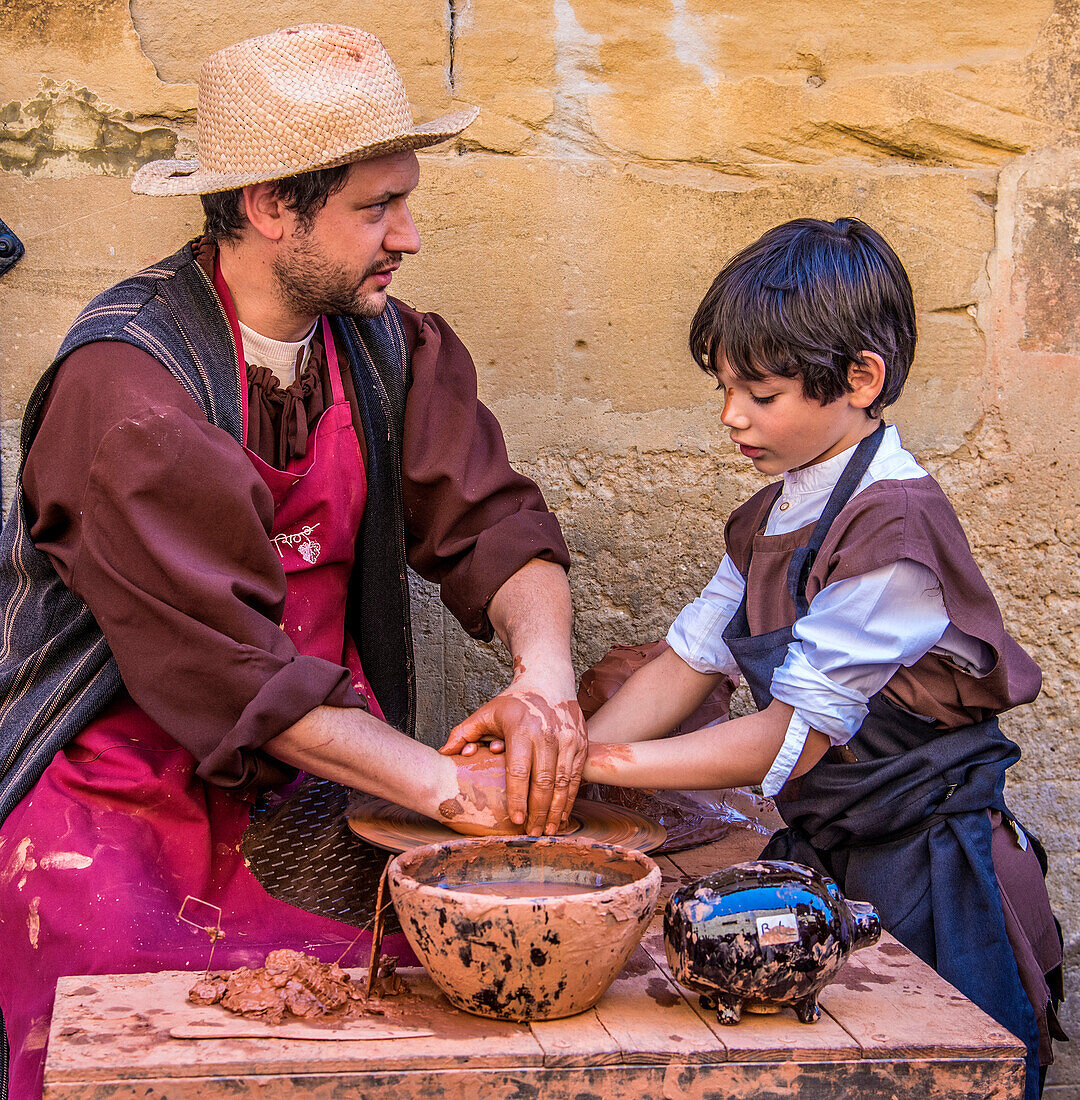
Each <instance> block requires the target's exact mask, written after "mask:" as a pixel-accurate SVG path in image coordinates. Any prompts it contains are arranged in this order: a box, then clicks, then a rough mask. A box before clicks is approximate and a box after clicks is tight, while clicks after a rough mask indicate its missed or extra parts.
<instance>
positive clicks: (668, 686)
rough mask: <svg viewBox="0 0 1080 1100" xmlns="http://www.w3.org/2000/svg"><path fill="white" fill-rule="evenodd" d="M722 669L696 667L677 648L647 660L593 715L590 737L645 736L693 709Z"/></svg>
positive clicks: (673, 723) (657, 733) (659, 734)
mask: <svg viewBox="0 0 1080 1100" xmlns="http://www.w3.org/2000/svg"><path fill="white" fill-rule="evenodd" d="M719 679H720V673H718V672H714V673H705V672H698V671H696V670H695V669H692V668H691V667H690V666H689V665H688V664H687V663H686V662H685V661H684V660H683V659H682V658H681V657H680V656H679V655H678V654H677V653H676V652H675V651H674V650H673V649H667V650H665V651H664V652H663V653H661V654H660V656H659V657H657V658H656V660H654V661H650V662H649V663H648V664H647V665H642V667H641V668H639V669H638V670H637V671H636V672H635V673H634V674H633V675H632V676H631V677H630V678H629V679H628V680H627V681H626V683H625V684H623V685H622V687H620V688H619V690H618V691H617V692H616V693H615V694H614V695H613V696H612V697H611V698H610V699H609V700H608V701H607V702H606V703H605V704H604V705H603V706H602V707H601V708H600V709H599V710H598V711H597V712H596V713H595V714H594V715H593V716H592V718H590V719H589V722H588V729H589V741H590V742H593V741H595V742H601V743H603V742H618V743H627V742H631V741H646V740H648V739H649V738H652V737H662V736H663V735H664V734H665V733H670V732H671V731H672V730H673V729H674V728H675V727H676V726H677V725H678V724H679V723H680V722H681V721H682V720H683V719H684V718H686V717H687V716H688V715H690V714H693V713H694V711H695V710H697V709H698V707H700V706H701V704H702V703H703V702H704V701H705V700H706V698H708V695H709V692H711V691H712V689H713V688H714V687H715V686H716V684H717V682H718V681H719Z"/></svg>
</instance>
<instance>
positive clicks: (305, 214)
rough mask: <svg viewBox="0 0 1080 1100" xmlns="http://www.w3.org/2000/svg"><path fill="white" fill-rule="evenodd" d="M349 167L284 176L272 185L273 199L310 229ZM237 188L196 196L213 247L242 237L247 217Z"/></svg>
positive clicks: (347, 175) (304, 226)
mask: <svg viewBox="0 0 1080 1100" xmlns="http://www.w3.org/2000/svg"><path fill="white" fill-rule="evenodd" d="M351 167H352V165H351V164H339V165H338V166H337V167H336V168H319V169H316V171H314V172H304V173H303V174H301V175H299V176H287V177H286V178H285V179H280V180H275V181H274V191H275V193H276V194H277V197H278V198H279V199H281V201H282V202H283V203H284V204H285V205H286V206H287V207H288V208H289V209H290V210H291V211H292V212H293V213H294V214H295V215H296V216H297V218H298V219H299V221H300V225H301V227H302V228H304V229H310V228H311V224H312V222H314V220H315V215H316V214H318V212H319V211H320V210H321V209H322V208H323V207H324V206H325V205H326V200H327V199H329V198H330V196H331V195H333V194H334V193H335V192H337V191H340V190H341V189H342V188H343V187H344V186H345V181H346V180H347V179H348V177H349V169H350V168H351ZM240 194H241V191H240V188H237V189H236V190H234V191H217V192H215V193H214V194H212V195H200V196H199V197H200V198H201V199H202V208H203V213H204V214H205V215H206V222H205V224H204V226H203V234H204V235H205V236H207V237H209V238H210V239H211V240H212V241H214V242H215V243H218V244H220V243H221V242H222V241H228V240H234V241H236V240H239V239H240V237H241V236H242V235H243V232H244V226H245V225H246V224H247V217H246V216H245V214H244V206H243V203H242V202H241V201H240Z"/></svg>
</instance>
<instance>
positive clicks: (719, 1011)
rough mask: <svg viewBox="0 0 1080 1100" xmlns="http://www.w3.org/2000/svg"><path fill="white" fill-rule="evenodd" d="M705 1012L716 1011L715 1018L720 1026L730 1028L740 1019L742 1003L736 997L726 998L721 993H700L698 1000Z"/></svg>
mask: <svg viewBox="0 0 1080 1100" xmlns="http://www.w3.org/2000/svg"><path fill="white" fill-rule="evenodd" d="M698 1000H699V1003H700V1004H701V1007H702V1008H704V1009H705V1010H706V1011H708V1010H709V1009H715V1010H716V1018H717V1019H718V1020H719V1021H720V1023H722V1024H726V1025H727V1026H729V1027H730V1026H731V1025H732V1024H737V1023H738V1022H739V1021H740V1020H741V1019H742V1001H741V1000H740V999H739V998H738V997H727V996H725V995H724V994H722V993H702V994H701V996H700V997H699V998H698Z"/></svg>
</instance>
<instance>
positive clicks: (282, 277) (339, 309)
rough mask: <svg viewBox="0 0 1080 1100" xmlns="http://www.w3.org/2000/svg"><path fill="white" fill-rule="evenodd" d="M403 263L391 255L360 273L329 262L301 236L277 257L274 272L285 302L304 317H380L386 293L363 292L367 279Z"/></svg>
mask: <svg viewBox="0 0 1080 1100" xmlns="http://www.w3.org/2000/svg"><path fill="white" fill-rule="evenodd" d="M400 262H401V256H400V254H398V255H391V256H388V257H387V258H386V259H385V260H380V261H379V262H378V263H374V264H372V265H371V266H370V267H368V268H367V269H366V270H365V271H363V272H362V273H361V274H359V275H357V274H356V273H355V272H354V271H352V270H350V269H349V268H348V267H346V266H345V265H344V264H340V263H329V262H327V261H326V260H324V259H323V258H322V257H321V256H320V255H319V253H318V252H317V250H316V249H314V248H312V247H311V246H310V245H309V244H307V242H306V241H305V240H303V239H301V240H300V241H299V242H298V243H297V244H295V245H294V246H293V247H292V248H291V249H290V250H289V251H285V250H282V251H280V252H279V253H278V255H277V256H275V257H274V262H273V265H272V271H273V274H274V280H275V282H276V283H277V289H278V294H279V295H280V296H281V300H282V303H283V304H284V305H285V306H286V307H287V308H288V309H290V310H292V312H293V313H296V314H298V315H300V316H303V317H318V316H319V315H320V314H323V313H329V314H352V315H353V316H356V317H367V318H374V317H379V316H380V315H381V314H382V312H383V310H384V309H386V295H385V294H380V293H379V292H378V291H369V292H368V293H364V291H363V290H362V287H363V284H364V280H365V279H367V278H369V277H370V276H372V275H376V274H378V273H379V272H380V271H385V270H387V268H390V267H393V266H395V265H396V264H399V263H400Z"/></svg>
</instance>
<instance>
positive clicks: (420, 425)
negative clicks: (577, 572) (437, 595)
mask: <svg viewBox="0 0 1080 1100" xmlns="http://www.w3.org/2000/svg"><path fill="white" fill-rule="evenodd" d="M402 319H403V322H404V324H405V326H406V330H407V334H408V335H409V338H410V344H411V346H412V375H413V378H412V387H411V389H410V391H409V397H408V401H407V403H406V407H405V430H404V441H403V452H404V453H403V459H402V474H403V494H404V503H405V516H406V528H407V531H406V535H407V549H408V559H409V564H410V565H411V566H412V567H413V568H414V569H415V570H416V571H417V572H418V573H420V575H421V576H423V577H425V578H427V579H428V580H430V581H433V582H436V583H437V584H438V585H439V586H440V592H441V595H442V599H443V602H444V603H445V604H446V606H447V607H448V608H449V609H450V611H451V612H452V613H453V614H454V616H455V617H456V618H457V619H458V621H459V622H460V623H461V625H462V626H463V627H464V628H465V629H466V630H467V631H468V632H469V633H470V634H472V635H474V636H476V637H479V638H485V639H486V638H490V637H491V635H492V629H491V624H490V622H489V621H488V617H487V606H488V603H489V602H490V601H491V598H492V596H494V595H495V593H496V592H497V591H498V590H499V588H500V587H501V586H502V584H503V583H504V582H505V581H506V580H508V579H509V578H510V577H511V576H512V575H513V574H514V573H516V572H517V571H518V570H519V569H520V568H521V567H522V566H523V565H525V564H526V563H527V562H529V561H530V560H531V559H533V558H543V559H545V560H547V561H552V562H556V563H558V564H559V565H561V566H563V567H564V568H568V567H569V564H570V555H569V552H568V551H567V548H566V543H565V542H564V540H563V537H562V532H561V531H560V529H559V523H558V520H557V519H556V518H555V516H554V515H553V514H552V513H551V512H550V511H549V510H548V508H547V505H546V504H545V503H544V498H543V494H542V493H541V492H540V489H539V488H538V487H537V485H536V483H535V482H533V481H532V480H531V479H529V478H527V477H525V476H524V475H523V474H520V473H518V472H517V471H516V470H514V469H513V467H512V466H511V465H510V461H509V459H508V457H507V453H506V444H505V442H504V440H503V434H502V429H501V428H500V426H499V422H498V421H497V420H496V419H495V416H494V415H493V414H492V413H491V411H490V410H489V409H488V408H487V407H486V406H485V405H484V404H483V403H482V402H481V401H480V400H479V399H478V397H477V390H476V369H475V367H474V365H473V361H472V358H471V356H470V355H469V352H468V351H467V349H466V348H465V346H464V344H462V342H461V341H460V340H459V339H458V337H457V336H456V335H455V334H454V332H453V331H452V330H451V328H450V327H449V325H447V324H446V322H445V321H444V320H443V319H442V318H441V317H439V316H438V315H437V314H431V313H429V314H423V315H421V314H418V313H416V312H415V311H413V310H409V309H408V308H407V307H405V308H403V309H402Z"/></svg>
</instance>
